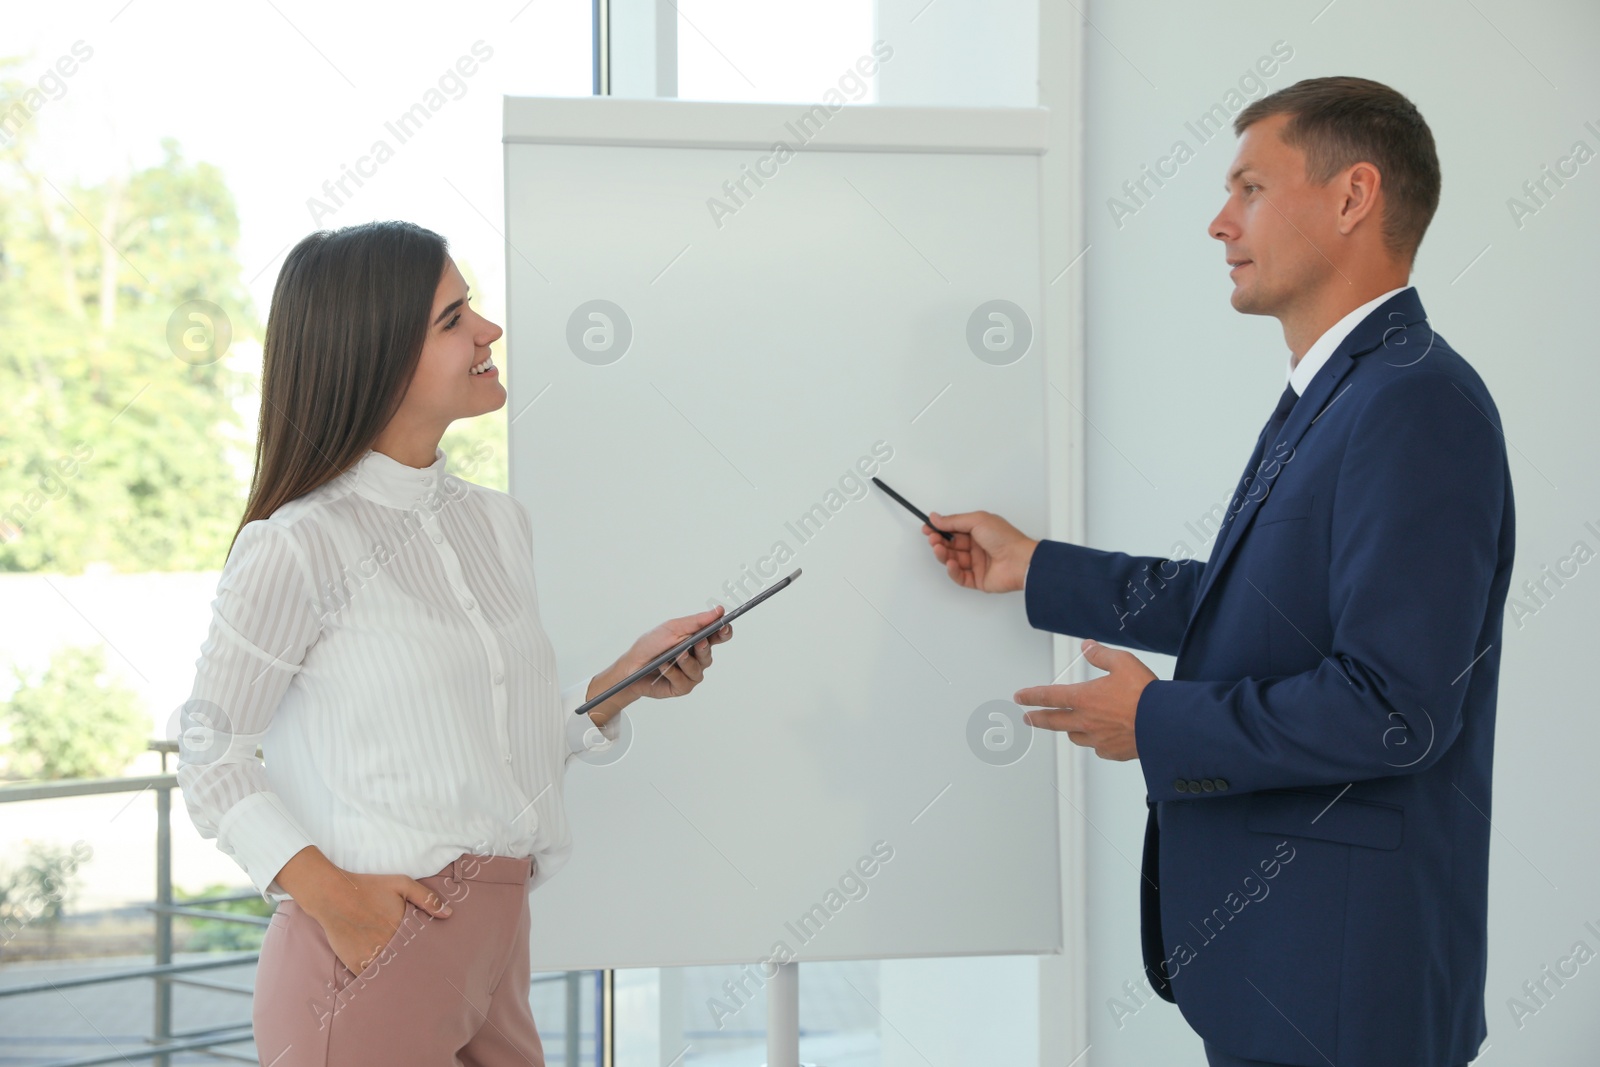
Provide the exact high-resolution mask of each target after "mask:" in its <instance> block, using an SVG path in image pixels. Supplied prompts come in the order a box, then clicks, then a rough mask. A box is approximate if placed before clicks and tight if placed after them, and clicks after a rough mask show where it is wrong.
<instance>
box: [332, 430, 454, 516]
mask: <svg viewBox="0 0 1600 1067" xmlns="http://www.w3.org/2000/svg"><path fill="white" fill-rule="evenodd" d="M446 461H447V457H446V456H445V454H444V449H442V448H440V447H438V446H437V445H435V446H434V449H433V462H432V463H431V464H429V465H428V466H426V467H412V466H408V465H407V464H404V463H401V462H400V461H399V460H397V459H395V458H394V457H392V456H388V455H385V454H384V453H382V452H379V451H376V450H375V449H371V448H369V449H367V451H366V452H365V453H363V454H362V456H361V458H360V459H358V460H356V462H355V465H354V466H353V467H351V468H350V469H349V470H348V471H347V472H345V473H346V477H348V478H349V479H350V484H351V488H352V489H354V490H355V492H357V493H360V494H361V495H362V496H364V497H366V498H367V499H369V500H373V501H376V502H377V503H379V504H383V505H385V506H387V507H391V508H404V509H410V508H414V507H417V506H418V505H420V504H421V503H422V502H423V501H425V500H427V499H428V498H430V497H432V496H435V495H437V494H438V493H439V492H440V491H441V489H443V488H444V485H445V469H444V468H445V463H446Z"/></svg>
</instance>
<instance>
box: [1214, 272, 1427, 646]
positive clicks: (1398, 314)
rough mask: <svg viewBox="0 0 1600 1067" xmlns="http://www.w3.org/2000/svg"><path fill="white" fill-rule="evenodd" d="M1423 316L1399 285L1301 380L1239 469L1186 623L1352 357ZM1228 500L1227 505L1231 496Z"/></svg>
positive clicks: (1336, 392) (1413, 294) (1412, 293)
mask: <svg viewBox="0 0 1600 1067" xmlns="http://www.w3.org/2000/svg"><path fill="white" fill-rule="evenodd" d="M1426 317H1427V315H1426V313H1425V312H1424V311H1423V310H1422V301H1421V300H1420V299H1419V298H1418V296H1417V291H1416V289H1415V288H1408V289H1405V290H1402V291H1401V292H1398V293H1396V294H1395V295H1394V296H1392V297H1390V298H1389V299H1388V300H1386V301H1384V302H1383V303H1382V304H1379V305H1378V306H1377V307H1376V308H1374V309H1373V310H1372V311H1371V312H1370V313H1369V314H1368V315H1367V317H1366V318H1364V319H1362V320H1361V321H1360V322H1359V323H1357V324H1356V327H1355V329H1353V330H1351V331H1350V333H1349V334H1348V335H1347V336H1346V337H1345V339H1344V340H1343V341H1341V342H1340V343H1339V347H1338V348H1336V349H1334V350H1333V355H1331V356H1329V357H1328V362H1327V363H1325V364H1323V367H1322V369H1321V370H1319V371H1317V374H1316V377H1314V378H1312V379H1311V384H1310V385H1308V386H1306V391H1305V393H1304V394H1302V395H1301V397H1300V399H1299V400H1297V401H1295V405H1294V410H1293V411H1291V412H1290V413H1289V418H1288V421H1287V422H1285V423H1284V424H1283V429H1282V430H1280V431H1279V433H1278V438H1277V441H1276V442H1273V441H1268V442H1267V445H1266V448H1265V449H1264V450H1263V451H1262V463H1261V464H1259V465H1258V467H1257V469H1256V470H1255V471H1246V472H1245V476H1246V477H1248V478H1249V479H1250V482H1249V484H1248V485H1247V486H1246V488H1245V493H1244V502H1243V503H1242V504H1241V506H1240V508H1239V512H1238V514H1236V515H1234V517H1233V521H1232V522H1230V523H1229V524H1228V528H1227V529H1226V530H1225V531H1223V534H1222V540H1221V541H1219V542H1218V543H1217V547H1216V549H1215V550H1214V551H1213V552H1212V553H1211V559H1210V560H1209V561H1207V563H1206V569H1205V574H1204V575H1203V576H1202V578H1201V580H1200V589H1199V591H1198V592H1196V593H1195V598H1194V605H1193V606H1192V607H1191V608H1190V611H1189V624H1190V625H1191V626H1192V625H1193V624H1194V620H1195V617H1196V616H1198V615H1199V613H1200V605H1201V604H1203V603H1204V602H1205V598H1206V594H1207V593H1209V592H1210V591H1211V588H1212V586H1214V585H1215V584H1216V582H1217V578H1218V577H1219V576H1220V575H1221V573H1222V568H1223V565H1224V564H1226V563H1227V562H1228V557H1229V556H1231V555H1232V554H1233V550H1234V548H1235V546H1237V545H1238V543H1239V541H1240V540H1241V539H1242V538H1243V537H1244V535H1245V531H1246V530H1247V529H1249V527H1250V523H1251V522H1252V521H1253V520H1254V519H1255V517H1256V513H1257V512H1258V511H1260V510H1261V503H1262V501H1264V500H1265V499H1266V497H1267V495H1268V494H1269V493H1271V491H1272V486H1273V484H1274V483H1275V482H1276V480H1277V477H1278V475H1279V474H1280V473H1282V471H1283V469H1284V467H1285V466H1286V465H1287V464H1288V463H1289V462H1292V460H1293V457H1294V450H1295V449H1296V448H1298V447H1299V445H1300V439H1301V438H1302V437H1304V436H1305V434H1306V431H1307V430H1309V429H1310V428H1311V424H1312V423H1314V422H1316V421H1317V419H1318V418H1320V417H1321V415H1322V413H1323V412H1324V411H1326V410H1327V409H1328V408H1329V407H1330V406H1332V405H1333V404H1334V403H1335V402H1336V401H1337V400H1338V399H1339V396H1340V393H1341V391H1342V386H1343V382H1344V379H1345V377H1346V376H1347V375H1348V374H1349V373H1350V370H1351V368H1353V367H1354V366H1355V361H1356V359H1357V358H1358V357H1360V356H1363V355H1366V354H1367V353H1368V352H1371V351H1372V350H1373V349H1375V348H1378V347H1379V346H1381V345H1384V344H1385V343H1386V342H1390V346H1391V347H1393V348H1395V349H1396V351H1399V350H1400V348H1401V345H1402V344H1403V343H1404V342H1403V340H1402V341H1394V340H1392V338H1393V337H1394V336H1395V335H1396V334H1397V332H1398V334H1399V336H1400V337H1401V338H1403V337H1404V330H1405V328H1406V327H1407V326H1410V325H1411V324H1412V323H1416V322H1421V321H1422V320H1423V319H1425V318H1426ZM1411 358H1412V356H1411V354H1410V353H1409V352H1407V353H1406V359H1407V361H1409V360H1410V359H1411ZM1275 454H1284V455H1287V457H1288V458H1287V459H1285V460H1284V461H1283V462H1280V463H1275V464H1271V463H1268V462H1267V460H1268V458H1269V457H1271V456H1273V455H1275ZM1262 467H1266V468H1268V469H1269V471H1270V473H1263V472H1262V470H1261V468H1262ZM1229 505H1230V506H1231V505H1232V499H1231V498H1230V500H1229Z"/></svg>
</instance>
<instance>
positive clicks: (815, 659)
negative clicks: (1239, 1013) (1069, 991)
mask: <svg viewBox="0 0 1600 1067" xmlns="http://www.w3.org/2000/svg"><path fill="white" fill-rule="evenodd" d="M1045 117H1046V115H1045V113H1044V112H1042V111H1038V110H1007V111H998V110H996V111H990V110H978V109H923V108H887V107H881V108H880V107H860V108H849V107H847V108H844V109H842V110H840V111H839V112H837V113H831V114H830V113H827V112H825V111H824V112H820V113H819V112H817V111H811V112H806V110H805V107H804V105H741V104H710V103H703V104H702V103H690V102H680V101H621V100H612V99H605V98H598V99H596V98H591V99H561V100H555V99H530V98H507V99H506V101H505V165H506V175H505V177H506V180H505V189H506V239H507V252H506V255H507V288H508V323H507V346H508V347H507V358H508V360H509V363H510V366H511V372H510V374H509V375H508V378H509V389H510V396H509V399H508V405H507V412H508V418H509V420H510V448H511V457H510V471H511V490H512V492H513V494H514V495H515V496H517V497H518V498H519V499H521V500H522V501H524V502H525V503H526V504H527V505H528V507H529V510H530V511H531V513H532V516H533V537H534V562H535V567H536V571H537V576H538V592H539V607H540V613H541V617H542V619H543V622H544V626H545V628H546V630H547V631H548V632H549V634H550V636H551V639H552V641H553V642H554V644H555V647H556V649H557V652H558V657H559V668H560V672H561V681H562V684H563V685H570V684H571V683H572V682H573V681H575V680H576V679H578V678H580V677H583V676H584V675H587V674H590V673H593V672H595V671H597V670H599V669H601V668H603V667H604V666H606V665H607V664H609V663H610V662H611V661H612V660H613V659H615V658H616V656H618V655H619V654H620V653H621V652H622V651H623V650H624V649H625V648H627V647H628V646H629V644H630V643H631V642H632V641H633V640H634V639H635V638H636V637H637V636H638V635H639V634H640V633H642V632H644V631H645V630H647V629H649V628H650V627H651V626H653V625H655V624H656V623H658V622H660V621H661V620H663V619H666V618H669V617H672V616H677V615H686V614H689V613H691V612H695V611H699V610H701V609H703V608H705V607H707V606H709V605H710V604H712V603H714V602H716V601H719V600H720V601H721V602H723V603H726V604H728V605H729V606H730V607H731V606H732V605H734V604H736V603H738V602H739V601H740V600H743V599H746V598H748V597H749V596H750V595H752V594H753V593H754V592H755V591H757V590H758V589H759V588H762V587H764V586H765V585H766V584H770V582H771V581H773V580H775V579H776V578H777V577H778V576H781V575H782V574H786V573H788V572H789V571H790V570H792V569H793V568H795V567H800V568H802V570H803V574H802V576H801V577H800V578H799V580H798V581H796V582H795V583H794V585H793V586H792V587H791V588H789V589H786V590H784V591H783V592H781V593H779V594H777V596H775V597H774V598H772V600H771V601H770V602H769V603H767V604H764V605H762V606H761V607H759V608H757V609H756V610H755V611H753V612H752V613H751V614H750V615H749V616H747V617H746V618H745V619H742V620H741V621H740V622H739V623H737V624H736V625H735V636H734V639H733V641H731V642H730V643H728V644H726V645H722V646H718V648H717V651H716V654H715V662H714V663H713V665H712V667H711V670H710V673H709V675H708V677H707V679H706V681H705V682H704V683H703V684H702V685H701V686H700V687H699V688H698V689H697V690H696V691H695V692H694V693H692V694H691V695H690V696H688V697H686V698H682V699H678V700H671V701H656V700H643V701H639V702H637V703H635V704H634V705H632V706H631V707H630V708H629V709H628V713H627V718H628V719H629V721H630V724H631V733H630V734H628V735H627V736H626V738H625V740H624V741H623V742H619V743H618V745H617V746H616V748H615V750H614V751H613V752H611V753H608V754H607V755H606V756H604V757H602V758H601V759H600V760H596V761H595V762H594V763H593V764H590V763H584V762H574V763H573V764H572V765H571V767H570V768H569V771H568V774H567V777H566V783H565V789H566V798H567V807H568V812H569V817H570V823H571V829H572V835H573V843H574V847H573V853H572V857H571V859H570V861H569V862H568V864H567V865H566V866H565V867H564V868H563V869H562V870H561V871H560V872H559V873H558V874H557V875H556V876H555V877H554V878H552V879H551V881H550V882H548V883H547V884H545V885H543V886H541V887H540V888H539V889H538V890H537V891H536V892H534V893H533V894H532V896H531V900H530V903H531V907H532V911H533V930H532V935H531V936H532V952H533V960H534V967H535V968H536V969H541V970H563V969H577V968H596V967H635V966H687V965H702V964H717V963H762V962H768V961H774V960H776V961H777V962H784V961H787V960H790V959H795V960H801V961H807V960H822V959H859V958H885V957H907V956H952V955H964V954H1000V953H1052V952H1058V951H1060V946H1061V937H1062V931H1061V908H1060V886H1059V874H1058V871H1059V860H1058V855H1059V840H1060V839H1059V831H1058V826H1057V800H1058V794H1057V789H1056V779H1055V746H1054V743H1053V737H1054V735H1050V734H1046V735H1044V736H1043V737H1042V738H1041V737H1034V736H1031V731H1029V730H1028V729H1027V728H1026V727H1021V728H1020V729H1018V728H1017V726H1018V724H1017V722H1016V721H1015V720H1014V719H1007V718H1006V717H1005V715H1004V714H1003V711H1004V709H1006V708H1010V709H1012V710H1011V714H1012V715H1013V716H1015V715H1016V714H1017V713H1018V712H1019V710H1020V709H1016V708H1015V706H1014V705H1011V704H1010V696H1011V694H1012V693H1013V692H1015V691H1016V690H1017V689H1018V688H1020V687H1022V686H1025V685H1032V684H1038V683H1041V682H1048V681H1050V680H1051V679H1052V674H1053V671H1052V661H1051V643H1050V637H1049V635H1048V634H1046V633H1044V632H1041V631H1036V630H1033V629H1032V628H1030V627H1029V626H1028V624H1027V620H1026V614H1025V612H1024V610H1023V604H1022V599H1021V594H1013V595H1010V596H998V597H997V596H986V595H983V594H980V593H976V592H974V591H971V590H966V589H961V588H959V587H957V586H956V585H955V584H954V583H952V582H951V581H950V580H949V579H948V578H947V577H946V576H945V574H944V572H943V570H942V568H941V567H940V566H939V565H938V564H937V563H936V562H935V561H934V560H933V558H932V554H931V553H930V552H929V550H928V547H927V545H926V543H925V541H924V540H923V539H922V536H921V534H920V533H919V525H920V524H919V523H918V522H917V520H915V519H914V518H913V517H912V516H910V515H909V514H908V513H906V512H905V511H903V510H902V509H901V508H900V507H899V506H898V505H896V504H894V503H893V502H891V501H889V500H888V499H887V498H886V497H885V496H884V495H883V494H882V493H880V492H879V491H877V490H876V489H875V488H872V487H871V486H870V483H868V482H867V480H866V477H865V475H866V474H869V473H875V474H877V475H879V476H880V477H882V478H883V479H884V480H885V481H886V482H888V483H889V484H890V485H892V486H894V487H895V488H896V489H898V490H899V491H900V492H902V493H904V494H905V495H906V496H908V497H909V498H911V499H912V500H913V501H914V502H916V503H918V504H919V505H921V506H922V507H924V508H931V509H934V510H939V511H946V512H955V511H961V510H968V509H974V508H985V509H988V510H992V511H996V512H999V513H1000V514H1003V515H1005V516H1007V517H1008V518H1009V519H1011V520H1012V521H1013V522H1015V523H1016V524H1017V525H1019V526H1020V527H1022V528H1024V529H1032V530H1043V529H1044V528H1045V527H1046V525H1047V523H1046V520H1047V486H1046V480H1045V459H1046V440H1045V408H1046V394H1047V391H1048V389H1049V385H1048V383H1047V382H1046V380H1045V372H1044V359H1043V342H1042V334H1043V323H1042V322H1041V313H1040V309H1041V306H1042V286H1043V282H1042V278H1041V256H1040V239H1039V231H1040V153H1041V152H1042V146H1043V144H1044V137H1045ZM797 133H798V134H799V135H800V136H798V137H797V136H796V134H797ZM801 138H804V139H803V140H802V139H801ZM780 140H783V141H785V143H786V144H788V145H789V146H790V147H791V148H796V147H797V146H798V149H799V150H796V151H794V152H793V154H792V155H790V156H788V157H787V158H786V159H782V160H779V159H777V158H773V157H774V153H773V145H774V143H775V142H777V141H780ZM750 174H754V175H755V176H756V177H758V178H759V177H761V175H763V174H765V175H766V177H765V179H764V181H763V182H762V183H759V184H758V183H757V182H756V181H755V179H754V178H751V177H749V175H750ZM741 178H743V179H744V180H743V183H742V184H741V183H740V179H741ZM725 182H726V183H728V184H727V185H724V183H725ZM730 189H731V190H732V191H731V193H730V191H729V190H730ZM741 194H742V195H741ZM735 197H737V199H735ZM714 199H720V201H721V203H722V205H723V207H724V208H726V209H731V210H723V209H719V208H717V207H716V206H715V205H714V204H712V203H711V201H713V200H714ZM997 301H998V302H1000V303H996V302H997ZM597 302H598V303H597ZM996 309H998V311H997V310H996ZM740 583H742V589H733V588H731V587H735V586H739V585H740ZM607 760H609V761H610V762H606V761H607Z"/></svg>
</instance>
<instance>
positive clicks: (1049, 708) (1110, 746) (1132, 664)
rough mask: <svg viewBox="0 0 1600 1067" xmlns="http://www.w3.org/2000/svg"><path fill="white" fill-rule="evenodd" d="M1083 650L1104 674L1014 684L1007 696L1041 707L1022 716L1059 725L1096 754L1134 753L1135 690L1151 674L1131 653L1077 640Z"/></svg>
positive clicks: (1046, 726) (1114, 757)
mask: <svg viewBox="0 0 1600 1067" xmlns="http://www.w3.org/2000/svg"><path fill="white" fill-rule="evenodd" d="M1083 655H1084V658H1085V659H1087V660H1088V661H1089V662H1090V663H1091V664H1093V665H1094V666H1096V667H1099V668H1100V669H1101V670H1103V671H1108V672H1110V673H1108V674H1107V675H1106V676H1105V677H1103V678H1095V679H1093V680H1092V681H1088V682H1077V683H1074V684H1072V685H1036V686H1034V687H1032V688H1031V689H1019V690H1017V694H1016V696H1014V697H1013V698H1012V699H1013V700H1015V701H1016V702H1017V703H1018V704H1023V705H1030V704H1031V705H1033V706H1035V707H1036V708H1040V709H1042V710H1037V711H1030V712H1028V713H1027V714H1026V715H1024V716H1023V717H1022V718H1023V721H1024V722H1026V723H1028V725H1030V726H1040V727H1043V728H1044V729H1046V730H1064V731H1066V735H1067V740H1069V741H1071V742H1072V743H1073V744H1075V745H1082V746H1083V747H1084V748H1092V749H1094V754H1095V755H1097V756H1099V757H1100V758H1101V759H1109V760H1130V759H1138V758H1139V746H1138V744H1137V743H1136V741H1135V739H1134V734H1133V720H1134V715H1135V713H1136V712H1137V711H1138V709H1139V694H1140V693H1143V692H1144V687H1145V686H1147V685H1149V684H1150V683H1151V682H1153V681H1155V679H1156V676H1155V673H1154V672H1153V671H1151V670H1150V668H1149V667H1146V666H1145V665H1144V664H1143V663H1142V662H1141V661H1140V660H1139V657H1137V656H1135V655H1134V654H1133V653H1132V652H1124V651H1121V650H1119V649H1111V648H1107V647H1105V646H1104V645H1102V644H1100V643H1098V642H1095V641H1085V642H1084V643H1083Z"/></svg>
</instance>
